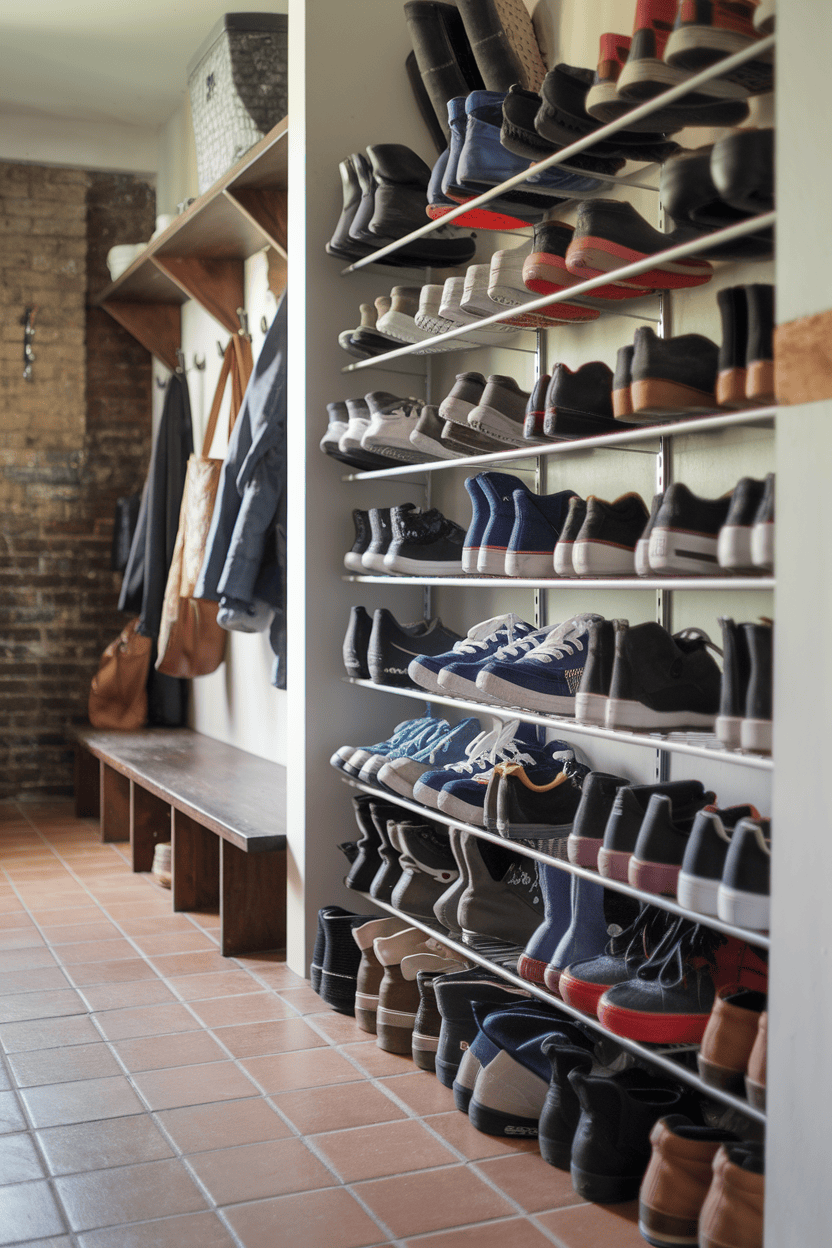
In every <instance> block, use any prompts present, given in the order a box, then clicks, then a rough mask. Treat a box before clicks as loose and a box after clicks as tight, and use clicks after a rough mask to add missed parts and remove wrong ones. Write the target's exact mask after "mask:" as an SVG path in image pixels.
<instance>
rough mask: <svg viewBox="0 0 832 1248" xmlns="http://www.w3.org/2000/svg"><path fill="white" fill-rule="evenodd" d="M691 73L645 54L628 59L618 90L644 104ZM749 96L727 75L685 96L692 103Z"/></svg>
mask: <svg viewBox="0 0 832 1248" xmlns="http://www.w3.org/2000/svg"><path fill="white" fill-rule="evenodd" d="M690 76H691V75H690V73H689V72H687V71H686V70H684V69H676V68H674V67H673V66H672V65H667V64H666V63H665V62H664V61H660V60H656V59H654V58H652V57H641V58H640V59H639V60H636V61H631V60H629V59H628V61H627V64H626V65H625V66H624V68H623V69H622V71H621V76H620V77H619V79H618V83H617V84H616V89H617V91H618V94H619V96H621V98H622V99H625V100H630V101H632V102H633V103H634V104H635V103H637V104H643V103H644V101H645V100H652V99H654V98H655V96H657V95H661V93H662V91H667V90H668V89H669V88H670V87H677V86H678V85H679V83H680V82H687V80H688V79H689V78H690ZM745 95H746V92H745V91H743V89H742V88H741V87H739V86H736V85H735V84H734V83H731V82H728V81H726V80H725V79H724V78H712V79H711V80H710V82H708V83H705V84H704V85H703V86H701V87H700V88H699V89H698V90H697V91H695V92H694V93H693V94H692V95H687V96H686V97H685V99H686V100H687V102H688V103H689V104H691V105H693V104H716V103H718V102H719V101H720V100H741V99H744V98H745Z"/></svg>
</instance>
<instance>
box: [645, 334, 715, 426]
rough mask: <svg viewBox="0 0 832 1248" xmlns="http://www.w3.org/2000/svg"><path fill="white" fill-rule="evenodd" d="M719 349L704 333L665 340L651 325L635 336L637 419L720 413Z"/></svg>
mask: <svg viewBox="0 0 832 1248" xmlns="http://www.w3.org/2000/svg"><path fill="white" fill-rule="evenodd" d="M718 361H719V347H718V346H717V345H716V343H715V342H711V340H710V338H705V337H704V336H703V335H702V334H680V335H679V336H678V337H677V338H659V337H658V336H657V335H656V334H655V333H654V332H653V330H652V329H650V327H649V326H647V325H641V326H639V328H638V329H637V330H636V332H635V337H634V351H633V373H632V382H631V384H630V397H631V400H632V404H633V413H632V419H633V420H634V421H636V422H637V423H638V422H640V421H651V420H668V419H672V418H673V417H676V416H691V415H695V414H697V413H705V412H713V411H714V410H715V409H716V375H717V368H718Z"/></svg>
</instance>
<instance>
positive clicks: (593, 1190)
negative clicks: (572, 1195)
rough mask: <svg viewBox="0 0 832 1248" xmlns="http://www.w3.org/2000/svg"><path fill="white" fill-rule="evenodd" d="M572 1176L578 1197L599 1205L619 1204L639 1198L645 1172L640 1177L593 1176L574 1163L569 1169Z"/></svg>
mask: <svg viewBox="0 0 832 1248" xmlns="http://www.w3.org/2000/svg"><path fill="white" fill-rule="evenodd" d="M569 1170H570V1173H571V1175H572V1186H573V1187H574V1189H575V1191H576V1193H577V1194H578V1196H582V1197H583V1199H584V1200H589V1201H592V1203H593V1204H598V1205H613V1204H619V1203H620V1202H621V1201H624V1200H633V1199H634V1198H635V1197H636V1196H638V1189H639V1188H640V1187H641V1180H642V1179H643V1177H644V1174H643V1172H640V1173H639V1174H638V1175H633V1174H628V1175H618V1174H592V1173H591V1171H589V1170H582V1169H581V1167H580V1166H576V1165H575V1163H574V1161H573V1162H572V1164H571V1165H570V1167H569Z"/></svg>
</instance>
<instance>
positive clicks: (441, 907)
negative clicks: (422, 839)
mask: <svg viewBox="0 0 832 1248" xmlns="http://www.w3.org/2000/svg"><path fill="white" fill-rule="evenodd" d="M462 836H464V833H463V832H462V831H461V830H460V829H459V828H448V845H449V846H450V850H451V854H452V855H453V860H454V865H455V867H456V875H455V877H454V879H453V880H452V882H451V883H450V884H449V885H448V887H447V888H446V889H445V890H444V891H443V892H441V893H440V894H439V896H438V897H437V898H436V901H435V902H434V903H433V916H434V918H435V919H436V921H437V923H438V924H439V926H440V927H444V928H445V930H446V931H448V932H450V933H451V935H452V936H454V937H455V938H458V939H460V940H461V939H462V928H461V927H460V925H459V913H458V911H459V899H460V897H461V896H462V894H463V893H464V892H465V890H466V888H467V887H468V867H467V865H466V863H465V859H464V858H463V856H462V848H461V845H460V839H461V837H462Z"/></svg>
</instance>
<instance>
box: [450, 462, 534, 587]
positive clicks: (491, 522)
mask: <svg viewBox="0 0 832 1248" xmlns="http://www.w3.org/2000/svg"><path fill="white" fill-rule="evenodd" d="M476 480H477V483H478V488H479V492H480V502H479V510H478V508H477V501H476V499H475V498H474V494H473V492H472V490H469V491H468V492H469V495H470V496H471V500H472V502H473V503H474V516H473V520H472V528H471V529H469V534H470V536H469V538H468V546H469V549H470V550H471V551H473V549H474V541H475V540H476V537H477V536H479V545H478V546H477V552H478V553H477V563H476V570H477V572H478V574H479V575H480V576H505V575H506V556H507V553H508V546H509V542H510V541H511V535H512V533H513V531H514V520H515V516H516V514H517V510H516V505H515V494H516V492H517V491H518V490H519V491H521V492H523V493H531V491H530V490H529V488H528V486H527V485H525V483H524V482H523V481H521V480H520V478H519V477H515V476H513V475H512V474H511V473H508V472H481V473H480V474H479V476H478V477H477V478H476ZM466 488H467V487H466ZM483 504H487V506H488V519H487V521H486V523H485V526H484V528H483V527H482V525H481V517H482V516H483V515H484V506H483ZM468 561H469V564H470V563H471V562H472V560H471V558H470V556H469V560H468Z"/></svg>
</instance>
